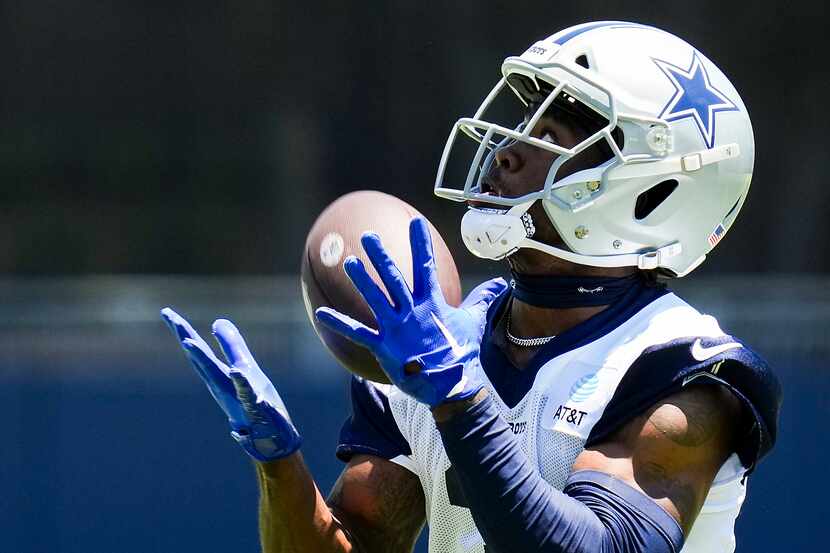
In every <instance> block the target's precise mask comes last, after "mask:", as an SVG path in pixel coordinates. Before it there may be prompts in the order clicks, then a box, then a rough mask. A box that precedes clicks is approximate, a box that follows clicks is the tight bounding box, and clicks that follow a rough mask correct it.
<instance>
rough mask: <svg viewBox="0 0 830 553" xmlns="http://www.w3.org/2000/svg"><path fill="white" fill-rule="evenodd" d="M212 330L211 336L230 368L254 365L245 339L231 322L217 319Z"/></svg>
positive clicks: (254, 362)
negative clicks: (217, 343) (214, 338)
mask: <svg viewBox="0 0 830 553" xmlns="http://www.w3.org/2000/svg"><path fill="white" fill-rule="evenodd" d="M212 328H213V335H214V336H215V337H216V341H217V342H219V347H220V348H222V353H224V354H225V357H226V358H227V359H228V362H229V363H230V365H231V367H239V366H250V365H256V361H255V360H254V356H253V355H251V351H250V350H249V349H248V345H247V344H246V343H245V339H244V338H242V334H241V333H240V332H239V329H237V328H236V326H235V325H234V324H233V323H232V322H230V321H229V320H227V319H217V320H216V321H214V322H213V327H212Z"/></svg>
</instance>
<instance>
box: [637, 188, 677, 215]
mask: <svg viewBox="0 0 830 553" xmlns="http://www.w3.org/2000/svg"><path fill="white" fill-rule="evenodd" d="M675 188H677V181H676V180H674V179H671V180H664V181H663V182H661V183H659V184H656V185H654V186H652V187H651V188H649V189H648V190H646V191H645V192H643V193H642V194H640V195H639V196H637V203H635V204H634V218H635V219H637V220H638V221H642V220H643V219H645V218H646V217H648V216H649V215H651V213H652V212H653V211H654V210H655V209H657V207H658V206H659V205H660V204H662V203H663V202H664V201H666V198H668V197H669V196H670V195H671V193H672V192H674V190H675Z"/></svg>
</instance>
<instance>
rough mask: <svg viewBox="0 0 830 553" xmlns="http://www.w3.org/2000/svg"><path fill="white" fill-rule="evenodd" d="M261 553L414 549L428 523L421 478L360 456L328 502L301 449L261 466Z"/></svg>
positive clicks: (375, 552)
mask: <svg viewBox="0 0 830 553" xmlns="http://www.w3.org/2000/svg"><path fill="white" fill-rule="evenodd" d="M257 475H258V478H259V487H260V503H259V532H260V540H261V542H262V549H263V552H264V553H276V552H285V551H291V552H293V551H315V552H316V551H319V552H323V553H326V552H349V551H352V552H361V553H387V552H388V551H400V552H402V553H406V552H409V551H412V548H413V547H414V544H415V541H416V540H417V538H418V535H419V534H420V532H421V528H422V527H423V525H424V520H425V514H424V495H423V492H422V490H421V485H420V482H419V481H418V479H417V477H415V475H414V474H412V473H411V472H410V471H408V470H406V469H405V468H403V467H401V466H399V465H396V464H395V463H392V462H390V461H387V460H386V459H381V458H379V457H373V456H368V455H359V456H355V457H354V458H353V459H352V460H351V461H350V462H349V464H348V465H347V466H346V468H345V469H344V470H343V472H342V474H341V475H340V478H338V480H337V482H336V483H335V485H334V488H333V489H332V491H331V495H330V496H329V498H328V501H325V500H324V499H323V497H322V495H321V494H320V491H319V489H318V488H317V486H316V485H315V484H314V481H313V479H312V477H311V474H310V473H309V471H308V468H307V467H306V465H305V463H304V462H303V460H302V456H301V455H300V454H299V452H298V453H296V454H294V455H292V456H290V457H288V458H286V459H282V460H278V461H273V462H269V463H257Z"/></svg>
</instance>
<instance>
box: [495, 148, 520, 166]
mask: <svg viewBox="0 0 830 553" xmlns="http://www.w3.org/2000/svg"><path fill="white" fill-rule="evenodd" d="M517 145H518V143H517V142H514V143H513V144H510V145H507V146H502V147H501V148H499V149H498V150H496V154H495V158H496V168H499V169H501V170H502V171H505V172H506V173H517V172H519V171H521V169H522V167H523V166H524V158H523V157H522V155H521V153H519V151H518V149H517V148H516V146H517Z"/></svg>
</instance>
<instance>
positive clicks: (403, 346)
mask: <svg viewBox="0 0 830 553" xmlns="http://www.w3.org/2000/svg"><path fill="white" fill-rule="evenodd" d="M409 240H410V245H411V247H412V267H413V275H412V276H413V289H412V290H411V291H410V289H409V286H408V285H407V283H406V281H405V280H404V278H403V275H402V274H401V272H400V270H399V269H398V267H396V266H395V263H394V262H393V261H392V258H390V257H389V255H388V254H387V252H386V251H385V250H384V248H383V246H382V244H381V241H380V237H378V235H376V234H373V233H366V234H364V235H363V236H362V237H361V243H362V244H363V249H364V250H365V251H366V254H367V256H368V257H369V260H370V261H371V262H372V265H373V266H374V267H375V270H377V273H378V275H379V276H380V278H381V281H382V282H383V284H384V285H385V287H386V290H387V292H388V293H389V296H390V297H391V299H392V301H391V303H390V301H389V300H388V299H387V297H386V295H384V293H383V291H382V290H381V289H380V287H379V286H378V285H377V284H375V282H374V281H373V280H372V278H371V277H370V276H369V273H368V272H367V271H366V267H365V266H364V265H363V263H362V262H361V261H360V260H359V259H357V258H356V257H354V256H349V257H348V258H346V260H345V262H344V263H343V267H344V269H345V270H346V273H347V274H348V276H349V278H350V279H351V280H352V283H353V284H354V285H355V287H356V288H357V290H358V291H359V292H360V293H361V294H362V295H363V297H364V298H365V300H366V302H367V303H368V304H369V307H370V308H371V309H372V311H373V312H374V314H375V318H376V319H377V321H378V329H377V330H374V329H371V328H369V327H367V326H366V325H364V324H362V323H360V322H359V321H356V320H354V319H353V318H351V317H349V316H347V315H344V314H342V313H339V312H337V311H335V310H333V309H330V308H328V307H321V308H319V309H317V311H316V315H317V319H318V320H319V321H320V322H321V323H322V324H324V325H326V326H327V327H328V328H330V329H331V330H333V331H335V332H338V333H340V334H342V335H343V336H345V337H346V338H348V339H350V340H352V341H354V342H356V343H358V344H360V345H362V346H364V347H365V348H367V349H368V350H370V351H371V352H372V353H373V354H374V355H375V357H376V358H377V360H378V363H379V364H380V366H381V368H382V369H383V371H384V372H385V373H386V375H387V376H388V377H389V380H390V381H391V382H392V383H393V384H395V386H397V387H398V388H399V389H400V390H401V391H403V392H404V393H406V394H409V395H410V396H412V397H413V398H415V399H416V400H418V401H420V402H422V403H426V404H428V405H430V406H432V407H434V406H436V405H439V404H441V403H443V402H445V401H452V400H460V399H465V398H468V397H471V396H473V395H475V394H476V393H477V392H478V391H479V390H481V388H482V387H483V386H484V383H483V380H482V371H481V363H480V361H479V345H480V343H481V337H482V334H483V332H484V326H485V322H486V316H487V310H488V309H489V307H490V304H491V303H492V302H493V300H494V299H495V298H496V297H498V296H499V294H501V293H502V292H503V291H504V290H505V288H507V283H506V282H505V281H504V279H501V278H497V279H493V280H489V281H487V282H485V283H483V284H481V285H479V286H478V287H477V288H476V289H475V290H473V291H472V292H471V293H470V295H469V296H468V297H467V299H465V300H464V302H463V303H462V304H461V306H460V307H452V306H451V305H449V304H448V303H447V302H446V299H445V298H444V293H443V292H442V291H441V286H440V284H439V282H438V276H437V273H436V268H435V259H434V255H433V251H432V241H431V239H430V234H429V228H428V226H427V223H426V221H425V220H424V219H422V218H415V219H413V220H412V222H411V223H410V225H409Z"/></svg>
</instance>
